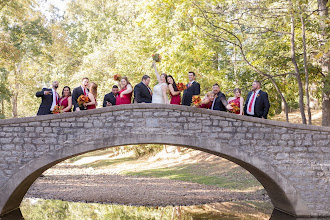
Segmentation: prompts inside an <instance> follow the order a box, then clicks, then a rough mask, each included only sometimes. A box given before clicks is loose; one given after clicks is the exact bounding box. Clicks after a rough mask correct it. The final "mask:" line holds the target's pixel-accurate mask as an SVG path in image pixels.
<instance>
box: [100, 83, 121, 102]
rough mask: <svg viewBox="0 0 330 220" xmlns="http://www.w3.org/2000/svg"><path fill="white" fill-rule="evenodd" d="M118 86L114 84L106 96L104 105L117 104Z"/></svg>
mask: <svg viewBox="0 0 330 220" xmlns="http://www.w3.org/2000/svg"><path fill="white" fill-rule="evenodd" d="M118 92H119V89H118V86H116V85H114V86H113V87H112V91H111V92H110V93H108V94H106V95H105V96H104V99H103V107H107V106H112V105H116V98H117V96H118Z"/></svg>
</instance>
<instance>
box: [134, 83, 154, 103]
mask: <svg viewBox="0 0 330 220" xmlns="http://www.w3.org/2000/svg"><path fill="white" fill-rule="evenodd" d="M149 89H150V88H148V87H147V86H146V85H145V84H144V83H143V82H140V83H139V84H137V85H136V86H135V87H134V99H135V101H136V102H137V103H142V102H145V103H151V101H152V95H151V90H149Z"/></svg>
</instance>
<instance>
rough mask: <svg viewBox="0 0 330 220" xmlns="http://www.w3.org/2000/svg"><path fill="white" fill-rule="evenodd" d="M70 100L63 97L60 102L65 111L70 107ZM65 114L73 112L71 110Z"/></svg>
mask: <svg viewBox="0 0 330 220" xmlns="http://www.w3.org/2000/svg"><path fill="white" fill-rule="evenodd" d="M68 98H69V97H62V98H60V100H59V101H58V103H59V105H60V106H63V109H65V108H66V107H68V105H69V102H68ZM65 112H71V109H69V110H67V111H65Z"/></svg>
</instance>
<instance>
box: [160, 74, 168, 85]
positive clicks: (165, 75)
mask: <svg viewBox="0 0 330 220" xmlns="http://www.w3.org/2000/svg"><path fill="white" fill-rule="evenodd" d="M160 76H164V77H165V83H166V84H168V82H167V74H166V73H162V74H160Z"/></svg>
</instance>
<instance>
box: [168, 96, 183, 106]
mask: <svg viewBox="0 0 330 220" xmlns="http://www.w3.org/2000/svg"><path fill="white" fill-rule="evenodd" d="M170 95H171V101H170V104H172V105H180V104H181V96H180V94H178V95H172V93H170Z"/></svg>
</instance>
